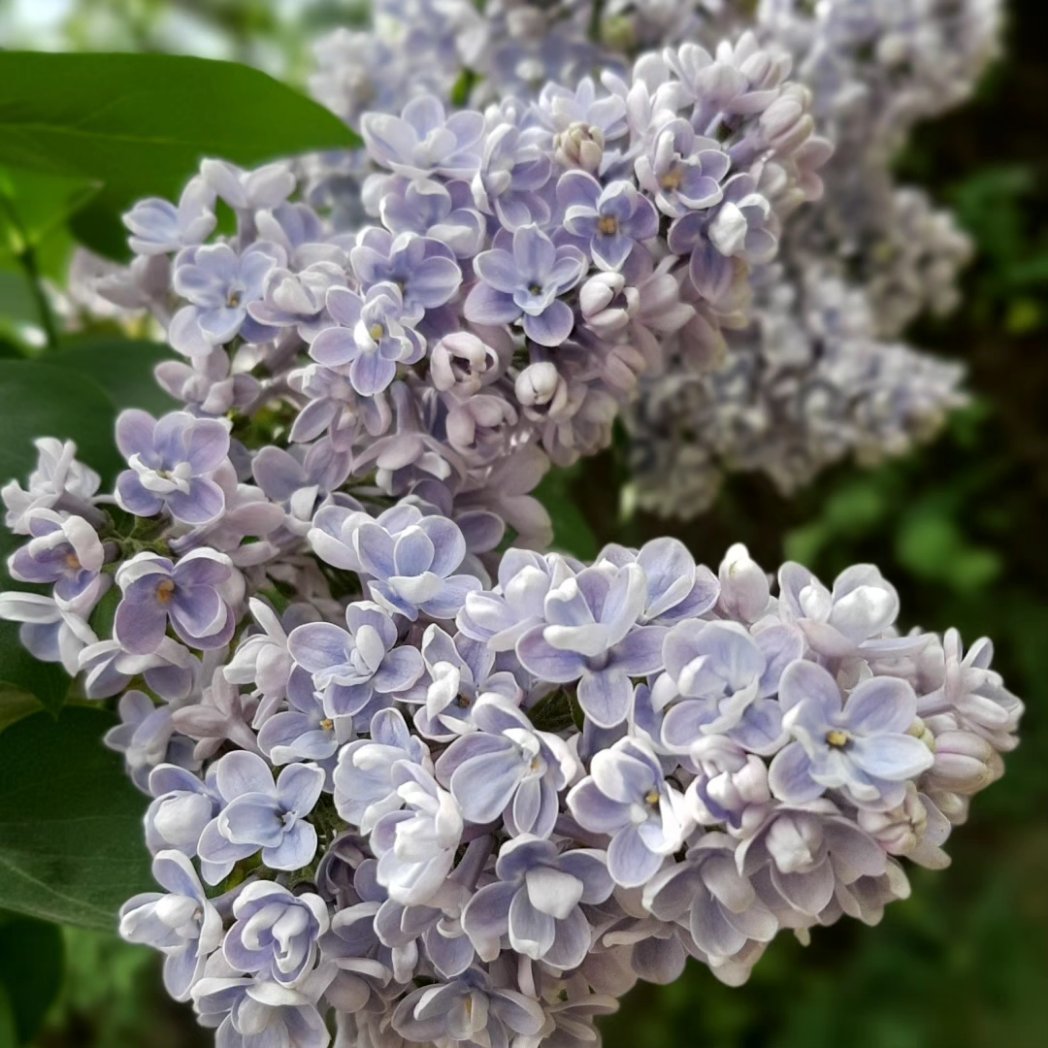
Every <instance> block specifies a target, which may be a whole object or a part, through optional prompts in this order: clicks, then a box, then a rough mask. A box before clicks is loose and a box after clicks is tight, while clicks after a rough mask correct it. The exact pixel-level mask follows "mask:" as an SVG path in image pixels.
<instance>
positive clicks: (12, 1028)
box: [0, 983, 18, 1048]
mask: <svg viewBox="0 0 1048 1048" xmlns="http://www.w3.org/2000/svg"><path fill="white" fill-rule="evenodd" d="M0 1048H18V1026H17V1025H16V1020H15V1006H14V1004H13V1003H12V1001H11V995H10V994H9V993H8V992H7V987H6V986H4V985H3V983H0Z"/></svg>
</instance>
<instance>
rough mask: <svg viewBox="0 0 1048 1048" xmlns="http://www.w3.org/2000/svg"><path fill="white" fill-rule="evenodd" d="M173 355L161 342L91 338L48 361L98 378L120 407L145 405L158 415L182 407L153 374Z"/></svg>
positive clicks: (54, 365)
mask: <svg viewBox="0 0 1048 1048" xmlns="http://www.w3.org/2000/svg"><path fill="white" fill-rule="evenodd" d="M173 358H174V354H173V353H172V351H171V350H170V349H168V347H167V346H165V345H162V344H161V343H159V342H141V341H131V340H129V339H119V338H90V339H84V340H82V341H79V342H76V343H75V344H72V345H69V346H63V347H62V348H61V349H60V350H59V351H58V352H57V353H51V354H49V355H48V358H47V363H48V364H49V365H51V366H52V367H57V368H62V369H64V370H69V371H73V372H76V373H77V374H79V375H83V376H84V377H85V378H88V379H92V380H93V381H95V382H97V383H98V385H99V386H101V387H102V389H103V390H105V392H106V394H107V395H108V396H109V399H110V400H111V401H112V402H113V403H114V404H115V405H116V407H117V408H142V409H144V410H145V411H149V412H151V413H152V414H154V415H158V414H162V413H164V412H166V411H174V410H176V409H177V408H178V404H177V403H176V402H175V401H174V400H173V399H172V398H171V397H169V396H168V395H167V394H166V393H165V392H164V391H163V390H162V389H161V388H160V386H159V385H157V382H156V379H155V378H154V377H153V369H154V368H155V367H156V366H157V364H159V363H160V362H161V361H163V360H171V359H173Z"/></svg>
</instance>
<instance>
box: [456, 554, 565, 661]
mask: <svg viewBox="0 0 1048 1048" xmlns="http://www.w3.org/2000/svg"><path fill="white" fill-rule="evenodd" d="M579 567H581V565H576V566H573V565H572V563H571V562H570V561H568V560H567V559H566V558H565V557H562V556H561V555H560V554H557V553H550V554H547V555H545V556H543V555H542V554H541V553H534V552H532V551H531V550H525V549H508V550H506V552H505V553H504V554H503V555H502V559H501V560H500V561H499V570H498V586H497V587H496V588H495V589H494V590H486V589H485V590H480V591H478V592H476V593H469V594H467V595H466V602H465V604H464V605H463V607H462V610H461V611H460V612H459V614H458V618H457V620H456V623H457V625H458V628H459V629H460V630H461V631H462V632H463V633H464V634H465V635H466V636H467V637H470V638H471V639H472V640H475V641H478V642H480V643H483V644H485V645H486V646H488V647H490V648H492V649H493V650H494V651H512V650H513V648H514V646H515V645H516V643H517V641H518V640H519V639H520V638H521V637H522V636H523V635H524V634H525V633H526V632H527V631H528V630H529V629H530V628H531V627H532V626H537V625H539V624H540V623H541V622H542V621H543V619H544V617H545V603H546V595H547V594H548V593H549V592H550V590H551V589H553V588H555V587H557V586H559V585H560V584H561V583H562V582H564V581H565V580H566V579H568V578H570V577H571V576H572V575H573V574H575V571H576V570H577V568H579Z"/></svg>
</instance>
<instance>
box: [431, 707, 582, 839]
mask: <svg viewBox="0 0 1048 1048" xmlns="http://www.w3.org/2000/svg"><path fill="white" fill-rule="evenodd" d="M473 724H474V726H475V727H476V729H477V730H476V731H474V732H471V733H470V734H468V735H464V736H462V737H461V738H459V739H457V740H456V741H455V742H453V743H452V744H451V745H450V746H449V747H448V748H447V749H446V750H445V751H444V752H443V753H442V754H441V755H440V758H439V759H438V760H437V764H436V773H437V778H438V780H439V781H440V782H442V783H444V784H445V785H446V786H447V787H448V789H449V790H450V791H451V795H452V796H453V797H454V798H455V800H457V801H458V803H459V807H460V808H461V809H462V814H463V816H464V817H465V818H466V819H468V820H469V821H470V822H472V823H476V824H478V825H483V824H485V823H489V822H494V821H495V820H497V819H499V818H500V817H501V818H502V820H503V822H504V824H505V827H506V830H507V832H508V833H510V834H511V835H512V836H514V837H516V836H519V835H521V834H533V835H535V836H536V837H548V836H549V835H550V834H551V833H552V832H553V826H554V824H555V823H556V821H557V816H558V814H559V810H560V808H559V797H558V795H559V793H560V791H561V790H563V789H564V788H565V787H566V786H567V785H568V783H570V782H571V781H572V779H574V778H575V775H576V774H577V772H578V762H577V761H576V760H575V757H574V756H573V755H572V753H571V750H570V749H569V748H568V745H567V743H565V742H564V740H563V739H561V738H560V737H559V736H557V735H553V734H551V733H550V732H545V731H536V730H535V729H534V727H532V725H531V722H530V721H529V720H528V718H527V717H526V716H525V715H524V714H523V713H521V711H520V710H518V709H517V708H516V707H515V706H510V705H509V704H508V703H506V702H505V701H503V700H501V699H499V698H497V697H493V696H488V695H483V696H481V698H480V699H479V701H478V702H477V704H476V706H475V707H474V709H473Z"/></svg>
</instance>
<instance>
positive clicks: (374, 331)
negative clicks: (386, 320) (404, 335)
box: [368, 324, 386, 342]
mask: <svg viewBox="0 0 1048 1048" xmlns="http://www.w3.org/2000/svg"><path fill="white" fill-rule="evenodd" d="M368 334H369V335H370V336H371V338H372V340H373V341H374V342H381V341H382V339H383V338H385V336H386V329H385V328H384V327H383V326H382V325H381V324H372V325H371V327H369V328H368Z"/></svg>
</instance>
